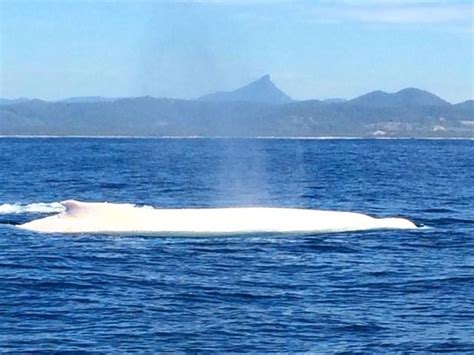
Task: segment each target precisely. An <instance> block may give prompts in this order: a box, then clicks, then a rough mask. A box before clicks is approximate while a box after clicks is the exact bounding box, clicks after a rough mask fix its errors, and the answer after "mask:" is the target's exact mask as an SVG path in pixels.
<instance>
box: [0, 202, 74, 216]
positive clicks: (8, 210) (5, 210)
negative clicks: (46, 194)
mask: <svg viewBox="0 0 474 355" xmlns="http://www.w3.org/2000/svg"><path fill="white" fill-rule="evenodd" d="M64 211H66V207H64V205H62V204H61V203H60V202H53V203H30V204H27V205H22V204H9V203H4V204H2V205H0V215H2V214H23V213H57V212H64Z"/></svg>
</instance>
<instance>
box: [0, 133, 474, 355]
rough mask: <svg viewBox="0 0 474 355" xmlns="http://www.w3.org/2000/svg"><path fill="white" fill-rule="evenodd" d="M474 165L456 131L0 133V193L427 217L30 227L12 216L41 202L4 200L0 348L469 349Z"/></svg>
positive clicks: (473, 304) (468, 145) (473, 301)
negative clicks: (162, 232)
mask: <svg viewBox="0 0 474 355" xmlns="http://www.w3.org/2000/svg"><path fill="white" fill-rule="evenodd" d="M473 167H474V141H467V140H466V141H462V140H459V141H433V140H384V141H381V140H376V141H374V140H225V139H216V140H206V139H187V140H182V139H173V140H171V139H168V140H155V139H137V140H133V139H6V138H4V139H0V205H5V204H18V205H19V204H21V205H28V204H31V203H36V202H54V201H61V200H65V199H71V198H74V199H78V200H85V201H115V202H133V203H139V204H148V205H154V206H162V207H176V206H181V207H190V206H201V207H205V206H288V207H309V208H315V209H326V210H327V209H329V210H344V211H357V212H363V213H367V214H371V215H374V216H403V217H406V218H409V219H411V220H412V221H414V222H415V223H416V224H418V225H425V226H428V227H429V228H426V229H420V230H416V231H373V232H358V233H338V234H314V235H311V234H307V235H303V236H301V235H282V236H270V235H268V236H265V235H254V236H238V237H209V238H205V237H204V238H202V237H199V238H179V237H145V236H139V235H137V236H134V237H130V236H128V237H120V236H115V237H112V236H104V235H99V234H97V235H96V234H92V235H89V234H88V235H41V234H34V233H29V232H25V231H22V230H19V229H16V228H15V227H14V224H18V223H22V222H26V221H29V220H32V219H35V218H39V217H41V216H44V214H40V213H36V214H35V213H3V214H0V223H2V224H1V225H0V346H1V349H2V350H3V351H12V352H16V351H19V350H22V351H33V350H43V351H74V350H83V351H99V352H112V351H120V352H125V351H136V352H153V351H173V350H175V351H198V350H202V351H210V350H217V351H235V352H240V351H246V352H269V351H279V352H296V351H298V352H304V351H306V352H315V351H330V352H336V351H363V352H379V351H390V352H393V351H401V352H403V351H410V350H414V351H429V352H430V351H433V352H435V351H461V352H463V351H466V352H468V351H474V169H473ZM20 212H21V211H20ZM183 223H185V222H183Z"/></svg>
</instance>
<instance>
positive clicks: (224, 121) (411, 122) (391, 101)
mask: <svg viewBox="0 0 474 355" xmlns="http://www.w3.org/2000/svg"><path fill="white" fill-rule="evenodd" d="M251 93H253V94H254V96H253V97H252V96H251ZM280 93H281V92H280V91H279V89H277V88H276V87H275V86H274V84H273V83H271V81H270V78H269V77H268V76H264V77H262V78H261V79H259V80H257V81H256V82H253V83H251V84H249V85H247V86H245V87H243V88H241V89H238V90H235V91H233V92H229V93H220V94H213V95H210V96H206V97H203V98H200V99H198V100H178V99H166V98H161V99H158V98H153V97H148V96H147V97H137V98H123V99H113V100H101V98H93V99H87V98H86V100H85V101H84V98H81V99H79V100H77V99H73V100H72V101H71V100H70V99H67V100H65V101H62V102H47V101H42V100H26V101H20V102H17V103H10V104H4V105H0V135H60V136H61V135H89V136H97V135H100V136H117V135H120V136H233V137H256V136H272V137H327V136H341V137H354V136H357V137H471V138H474V105H473V103H474V101H473V100H469V101H466V102H462V103H459V104H456V105H451V104H450V103H448V102H447V101H445V100H443V99H441V98H439V97H438V96H436V95H434V94H431V93H429V92H426V91H423V90H419V89H413V88H410V89H404V90H401V91H399V92H396V93H386V92H382V91H374V92H371V93H369V94H366V95H362V96H359V97H357V98H355V99H352V100H349V101H339V100H335V101H334V100H329V101H328V100H323V101H320V100H306V101H289V100H291V99H289V98H288V96H286V95H284V94H282V95H284V96H282V95H280Z"/></svg>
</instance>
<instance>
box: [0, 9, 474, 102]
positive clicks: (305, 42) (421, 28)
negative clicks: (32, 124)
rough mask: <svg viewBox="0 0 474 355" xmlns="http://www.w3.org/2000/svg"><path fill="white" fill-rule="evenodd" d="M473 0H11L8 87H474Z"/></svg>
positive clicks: (55, 93)
mask: <svg viewBox="0 0 474 355" xmlns="http://www.w3.org/2000/svg"><path fill="white" fill-rule="evenodd" d="M473 36H474V1H472V0H467V1H466V0H463V1H462V0H459V1H458V0H432V1H430V0H413V1H408V0H378V1H377V0H360V1H355V0H354V1H348V0H346V1H343V0H334V1H329V0H319V1H318V0H313V1H309V0H301V1H297V0H294V1H290V0H286V1H285V0H187V1H186V0H174V1H173V0H155V1H151V0H148V1H140V0H137V1H132V0H128V1H127V0H102V1H101V0H82V1H77V0H56V1H49V0H0V97H4V98H16V97H28V98H40V99H44V100H56V99H61V98H66V97H73V96H106V97H135V96H146V95H149V96H155V97H172V98H186V99H191V98H195V97H198V96H200V95H204V94H207V93H210V92H214V91H219V90H232V89H235V88H237V87H240V86H242V85H245V84H247V83H249V82H251V81H253V80H256V79H258V78H259V77H261V76H263V75H265V74H270V76H271V79H272V81H273V82H274V83H275V84H276V85H277V86H278V87H280V88H281V89H282V90H283V91H284V92H286V93H287V94H288V95H290V96H291V97H292V98H294V99H301V100H303V99H326V98H348V99H349V98H353V97H356V96H358V95H362V94H365V93H367V92H370V91H374V90H384V91H387V92H396V91H398V90H401V89H403V88H406V87H417V88H420V89H424V90H427V91H430V92H433V93H435V94H437V95H439V96H441V97H443V98H444V99H446V100H448V101H450V102H452V103H456V102H461V101H464V100H467V99H472V98H473V97H474V83H473V81H474V79H473V78H474V61H473V59H474V39H473Z"/></svg>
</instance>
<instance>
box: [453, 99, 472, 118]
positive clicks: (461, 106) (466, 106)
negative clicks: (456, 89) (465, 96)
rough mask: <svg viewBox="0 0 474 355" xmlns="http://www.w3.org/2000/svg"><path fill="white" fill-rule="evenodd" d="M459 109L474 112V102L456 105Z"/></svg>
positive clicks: (468, 101)
mask: <svg viewBox="0 0 474 355" xmlns="http://www.w3.org/2000/svg"><path fill="white" fill-rule="evenodd" d="M454 107H456V108H457V109H461V110H467V111H471V112H474V100H467V101H464V102H460V103H458V104H456V105H454ZM473 118H474V117H473Z"/></svg>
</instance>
